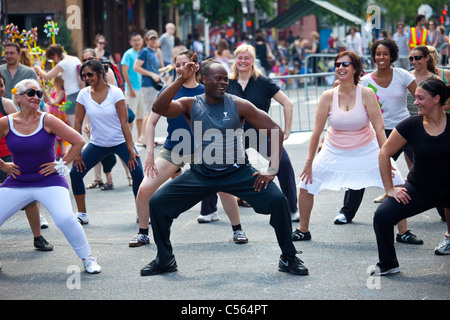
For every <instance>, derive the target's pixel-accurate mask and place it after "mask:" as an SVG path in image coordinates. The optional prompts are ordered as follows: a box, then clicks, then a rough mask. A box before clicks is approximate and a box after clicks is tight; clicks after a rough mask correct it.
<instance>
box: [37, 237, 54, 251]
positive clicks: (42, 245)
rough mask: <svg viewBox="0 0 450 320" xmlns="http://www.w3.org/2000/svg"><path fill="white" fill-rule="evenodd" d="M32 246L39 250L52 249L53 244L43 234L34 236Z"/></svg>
mask: <svg viewBox="0 0 450 320" xmlns="http://www.w3.org/2000/svg"><path fill="white" fill-rule="evenodd" d="M34 247H35V248H36V249H37V250H39V251H52V250H53V246H52V245H51V244H50V243H48V241H47V240H45V238H44V237H43V236H39V237H37V238H34Z"/></svg>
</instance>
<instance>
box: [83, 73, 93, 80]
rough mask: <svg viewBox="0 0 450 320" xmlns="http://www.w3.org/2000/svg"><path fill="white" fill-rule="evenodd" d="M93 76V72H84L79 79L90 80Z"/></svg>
mask: <svg viewBox="0 0 450 320" xmlns="http://www.w3.org/2000/svg"><path fill="white" fill-rule="evenodd" d="M93 76H94V73H93V72H91V71H89V72H86V73H82V74H81V79H83V80H84V79H86V78H92V77H93Z"/></svg>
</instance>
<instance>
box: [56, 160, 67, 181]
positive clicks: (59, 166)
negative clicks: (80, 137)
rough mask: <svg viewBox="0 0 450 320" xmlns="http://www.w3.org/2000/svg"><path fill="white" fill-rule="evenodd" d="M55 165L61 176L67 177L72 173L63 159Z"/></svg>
mask: <svg viewBox="0 0 450 320" xmlns="http://www.w3.org/2000/svg"><path fill="white" fill-rule="evenodd" d="M54 163H55V167H54V169H55V170H56V172H57V173H58V174H59V175H60V176H63V177H65V176H67V175H68V174H69V173H70V169H69V167H67V166H66V162H65V161H63V159H59V160H55V161H54Z"/></svg>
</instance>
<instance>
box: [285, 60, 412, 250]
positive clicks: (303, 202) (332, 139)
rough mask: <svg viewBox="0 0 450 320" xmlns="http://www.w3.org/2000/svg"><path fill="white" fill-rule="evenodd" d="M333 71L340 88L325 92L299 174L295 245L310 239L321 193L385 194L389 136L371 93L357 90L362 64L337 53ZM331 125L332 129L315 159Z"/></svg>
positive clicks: (396, 179)
mask: <svg viewBox="0 0 450 320" xmlns="http://www.w3.org/2000/svg"><path fill="white" fill-rule="evenodd" d="M335 67H336V71H335V72H336V78H337V80H338V81H339V83H340V85H339V86H337V87H336V88H334V89H332V90H327V91H325V92H324V94H323V95H322V97H321V98H320V100H319V104H318V106H317V111H316V117H315V120H314V125H313V131H312V136H311V140H310V143H309V147H308V155H307V158H306V161H305V164H304V168H303V171H302V173H301V174H300V178H301V180H302V182H301V183H300V193H299V197H298V203H299V211H300V224H299V227H298V229H296V230H295V231H294V233H293V234H292V240H294V241H297V240H310V239H311V233H310V232H309V219H310V216H311V211H312V207H313V202H314V195H318V194H319V193H320V191H321V190H323V189H330V190H340V189H341V188H349V189H362V188H365V187H369V186H378V187H380V188H383V182H382V180H381V176H380V171H379V167H378V153H379V151H380V148H381V146H382V145H383V144H384V142H385V141H386V135H385V132H384V120H383V116H382V115H381V111H380V108H379V106H378V102H377V98H376V96H375V93H374V92H373V90H371V89H369V88H365V87H362V86H360V85H358V82H359V78H360V75H361V72H362V64H361V60H360V59H359V57H358V55H357V54H356V53H355V52H353V51H344V52H341V53H339V54H338V55H337V56H336V59H335ZM327 121H329V124H330V126H329V128H328V129H327V133H326V136H325V140H324V143H323V146H322V149H321V150H320V152H319V153H318V155H317V157H315V154H316V151H317V147H318V145H319V141H320V136H321V134H322V132H323V130H324V128H325V124H326V122H327ZM314 157H315V159H314ZM313 160H314V161H313ZM393 165H394V166H395V164H393ZM393 172H394V173H395V177H394V181H393V182H394V185H400V184H402V183H403V178H402V177H401V175H400V173H399V172H398V170H394V171H393Z"/></svg>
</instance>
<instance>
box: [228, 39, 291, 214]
mask: <svg viewBox="0 0 450 320" xmlns="http://www.w3.org/2000/svg"><path fill="white" fill-rule="evenodd" d="M255 58H256V56H255V49H254V47H253V46H251V45H246V44H242V45H240V46H239V47H237V49H236V50H235V51H234V61H235V62H234V65H233V67H232V70H231V75H230V80H229V85H228V89H227V92H228V93H231V94H234V95H236V96H238V97H241V98H243V99H246V100H248V101H250V102H251V103H253V104H254V105H255V106H256V107H257V108H258V109H261V110H263V111H265V112H267V113H268V112H269V108H270V104H271V100H272V98H274V99H275V100H276V101H277V102H279V103H280V104H281V105H282V106H283V109H284V140H286V139H287V138H288V137H289V133H290V132H291V127H292V110H293V103H292V101H291V100H290V99H289V98H288V97H287V96H286V95H285V94H284V93H283V91H281V90H280V88H279V87H278V86H277V85H276V84H275V82H273V81H272V80H271V79H270V78H268V77H266V76H264V75H262V74H261V72H260V71H259V70H258V69H257V68H256V67H255ZM249 129H253V127H252V126H251V125H250V124H249V123H248V122H246V123H245V125H244V130H245V131H246V132H248V130H249ZM253 130H255V129H253ZM259 139H261V137H258V141H257V145H256V146H254V145H253V146H251V145H249V141H248V140H247V139H245V148H246V149H247V148H249V147H252V148H254V147H256V150H257V151H258V152H259V153H260V154H261V155H262V156H265V157H266V156H267V155H265V154H264V152H263V150H260V146H261V144H260V143H259ZM263 139H266V137H265V136H264V137H263ZM267 144H269V141H268V142H267ZM267 150H268V149H267ZM266 158H267V157H266ZM277 177H278V180H279V182H280V187H281V190H282V191H283V193H284V195H285V196H286V198H287V199H288V202H289V209H290V211H291V214H292V220H293V221H298V208H297V186H296V184H295V175H294V169H293V168H292V164H291V160H290V159H289V156H288V154H287V152H286V150H285V149H284V148H283V153H282V156H281V159H280V166H279V168H278V173H277ZM244 200H245V199H244Z"/></svg>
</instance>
